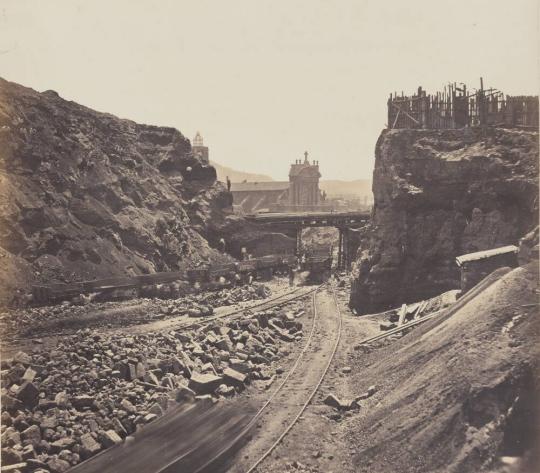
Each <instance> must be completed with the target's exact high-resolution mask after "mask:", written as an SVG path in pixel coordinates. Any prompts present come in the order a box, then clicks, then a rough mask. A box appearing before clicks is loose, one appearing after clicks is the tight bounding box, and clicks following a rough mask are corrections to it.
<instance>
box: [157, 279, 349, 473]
mask: <svg viewBox="0 0 540 473" xmlns="http://www.w3.org/2000/svg"><path fill="white" fill-rule="evenodd" d="M323 287H328V288H329V290H330V292H331V293H332V300H333V302H334V305H335V311H334V312H335V320H334V321H333V323H334V326H333V327H332V324H329V326H328V327H326V329H322V330H321V326H320V325H318V324H320V322H321V318H320V315H319V310H318V309H317V301H316V297H317V293H318V292H319V291H320V290H321V289H323ZM312 305H313V319H312V326H311V330H310V333H309V336H308V338H307V340H306V342H305V344H304V347H303V348H302V350H301V351H300V353H299V355H298V357H297V358H296V360H295V362H294V364H293V365H292V367H291V368H290V369H289V371H288V372H287V374H286V376H285V377H284V378H283V380H282V381H281V383H280V384H279V385H278V387H277V388H276V389H275V390H274V391H273V393H272V394H271V395H270V397H269V398H268V399H267V400H266V401H265V402H264V404H263V405H262V406H261V407H260V408H259V410H258V411H257V412H256V413H255V414H254V415H253V417H252V418H251V420H250V421H249V423H248V424H247V425H246V426H245V427H244V429H243V430H242V432H240V433H239V434H238V435H237V436H236V437H235V438H233V439H230V440H229V442H228V443H227V445H225V447H224V448H223V449H222V451H221V452H219V453H218V454H217V455H216V456H214V457H213V458H212V459H210V460H209V461H208V462H207V463H206V464H204V465H202V466H201V467H200V468H198V469H197V470H194V471H195V473H210V472H211V471H213V465H216V464H223V463H224V462H225V459H226V457H227V456H230V454H229V452H231V451H233V452H234V451H235V450H237V445H238V444H239V443H241V442H242V441H243V439H244V437H245V436H246V435H247V434H248V432H249V431H250V430H251V429H252V428H253V427H254V426H255V425H256V424H257V423H258V422H259V421H261V419H262V418H263V415H264V414H266V413H267V411H268V408H269V407H270V406H271V405H273V404H276V403H278V402H279V401H277V402H276V398H277V397H278V395H281V396H287V395H288V394H290V392H291V390H292V391H294V392H295V393H296V394H300V396H298V395H297V396H293V397H295V398H296V399H295V400H296V401H300V399H299V398H301V397H303V399H302V400H301V402H293V403H292V404H291V403H289V404H288V405H287V406H284V405H283V403H279V406H280V407H281V409H282V410H283V408H284V407H285V410H289V411H291V412H287V415H286V417H287V418H288V419H287V422H286V427H285V428H284V429H283V428H281V429H280V432H275V431H274V432H272V434H273V435H271V436H273V437H277V438H275V439H273V441H272V442H271V444H270V445H269V446H267V447H265V448H263V449H262V451H259V452H258V454H257V458H256V460H254V461H253V462H252V463H251V465H250V466H248V467H247V469H246V467H245V465H240V466H236V467H234V466H233V468H232V471H235V472H236V471H238V472H245V473H253V472H255V471H256V470H257V469H258V467H259V466H260V465H261V464H262V463H263V462H264V461H265V460H266V458H268V456H270V454H271V453H272V452H273V451H274V450H275V449H276V448H277V447H278V446H279V444H280V443H281V442H282V441H283V439H284V438H285V437H286V436H287V434H288V433H289V432H290V431H291V430H292V428H293V427H294V426H295V425H296V424H297V423H298V421H299V420H300V418H301V416H302V414H303V413H304V412H305V410H306V409H307V407H308V405H309V404H310V403H311V401H312V399H313V397H314V396H315V394H316V392H317V391H318V389H319V388H320V386H321V384H322V382H323V379H324V377H325V375H326V373H327V372H328V369H329V368H330V365H331V364H332V361H333V359H334V356H335V354H336V351H337V349H338V346H339V342H340V339H341V327H342V317H341V311H340V309H339V304H338V301H337V297H336V294H335V291H334V288H333V287H332V286H331V285H330V284H328V285H324V284H323V285H321V286H319V287H317V288H316V289H315V290H314V291H313V295H312ZM328 332H334V335H335V337H334V340H333V343H330V344H327V345H326V348H330V354H329V356H328V357H327V359H326V363H323V364H322V366H318V367H315V366H310V365H313V363H314V362H316V361H320V360H321V359H323V358H325V357H326V354H327V350H322V351H320V352H319V354H318V355H319V356H316V357H313V356H308V355H310V354H311V355H313V354H314V352H316V351H318V350H319V349H320V347H321V342H322V339H323V338H327V335H329V333H328ZM310 352H311V353H310ZM314 370H315V371H317V373H316V376H315V377H314V378H312V379H309V380H308V382H307V383H304V385H302V384H300V385H299V384H298V383H299V381H300V379H299V378H304V379H306V373H307V372H308V371H314ZM306 384H307V385H306ZM297 386H299V387H297ZM297 404H299V408H298V409H294V408H295V407H296V405H297ZM291 408H292V409H291ZM282 422H283V419H281V418H279V416H278V419H277V421H276V419H274V420H273V423H274V424H276V423H277V424H282ZM267 440H268V439H265V441H264V442H263V443H267V442H266V441H267ZM255 450H260V448H259V447H255ZM243 453H244V452H243ZM168 471H170V465H168V467H167V468H164V469H163V470H159V473H166V472H168Z"/></svg>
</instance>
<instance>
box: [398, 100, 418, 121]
mask: <svg viewBox="0 0 540 473" xmlns="http://www.w3.org/2000/svg"><path fill="white" fill-rule="evenodd" d="M392 105H393V106H394V107H396V108H397V109H398V110H399V111H400V112H403V113H404V114H405V115H407V116H408V117H409V118H410V119H411V120H412V121H413V122H415V123H416V124H417V125H420V122H419V121H418V120H417V119H416V118H414V117H413V116H411V115H409V114H408V113H407V112H406V111H405V110H401V108H399V107H398V106H397V105H396V104H395V103H392ZM398 115H399V112H398Z"/></svg>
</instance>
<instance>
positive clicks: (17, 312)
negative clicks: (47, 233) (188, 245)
mask: <svg viewBox="0 0 540 473" xmlns="http://www.w3.org/2000/svg"><path fill="white" fill-rule="evenodd" d="M270 295H271V290H270V288H269V287H268V286H266V285H264V284H253V285H252V286H239V287H236V288H230V289H229V288H224V289H221V290H219V291H215V292H201V293H196V294H189V295H186V296H183V297H180V298H178V299H173V300H171V299H169V300H162V299H139V303H141V304H140V306H139V307H137V308H135V309H133V310H131V309H130V310H129V311H128V310H126V311H118V310H117V309H122V308H124V307H125V305H124V304H125V303H124V302H88V303H86V304H84V305H77V304H74V303H71V302H67V301H66V302H63V303H61V304H59V305H56V306H47V307H28V308H21V309H13V310H9V311H6V312H4V313H1V314H0V328H1V330H2V333H3V334H4V335H5V336H8V337H14V336H25V337H28V336H33V335H35V334H40V333H42V332H44V333H46V332H48V331H53V332H58V331H59V330H62V329H77V328H85V327H88V326H92V327H99V326H112V325H115V326H123V325H125V324H131V325H133V324H141V323H146V322H150V321H152V320H155V319H162V318H166V317H169V316H178V315H185V314H187V315H189V316H192V317H196V316H207V315H211V314H212V313H213V310H214V308H216V307H222V306H228V305H233V304H237V303H239V302H248V301H253V300H261V299H265V298H268V297H269V296H270ZM126 303H127V304H131V305H133V304H132V302H126ZM106 310H111V311H114V312H115V315H114V317H108V316H105V315H106V313H105V311H106ZM99 313H102V314H103V315H104V317H100V316H99ZM89 314H92V315H91V316H90V317H88V319H86V318H85V316H88V315H89Z"/></svg>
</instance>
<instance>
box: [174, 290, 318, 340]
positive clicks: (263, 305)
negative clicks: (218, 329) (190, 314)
mask: <svg viewBox="0 0 540 473" xmlns="http://www.w3.org/2000/svg"><path fill="white" fill-rule="evenodd" d="M321 286H322V285H321ZM321 286H317V287H315V288H313V289H310V290H309V291H304V290H302V289H304V286H299V287H297V288H296V289H294V290H293V291H290V292H287V293H286V294H282V295H281V296H277V297H274V298H273V299H269V300H264V301H262V302H258V303H257V304H254V305H251V306H249V307H244V308H242V309H238V310H235V311H233V312H228V313H226V314H220V315H213V316H211V317H204V318H197V319H196V320H194V321H190V322H186V323H180V324H176V325H174V327H172V328H174V329H175V330H178V329H183V328H189V327H194V326H197V325H205V324H208V323H210V322H213V321H214V320H220V319H229V318H230V319H232V320H234V319H236V318H241V317H242V316H243V315H244V312H246V311H248V310H249V311H251V310H259V311H260V310H268V309H273V308H277V307H279V306H281V305H285V304H288V303H290V302H293V301H295V300H297V299H302V298H303V297H307V296H309V295H310V294H313V293H314V292H316V291H317V290H318V289H319V288H320V287H321ZM298 293H299V294H298Z"/></svg>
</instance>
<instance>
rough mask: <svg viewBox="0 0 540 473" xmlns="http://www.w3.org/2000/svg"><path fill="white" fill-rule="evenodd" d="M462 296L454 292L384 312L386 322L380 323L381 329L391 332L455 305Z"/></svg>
mask: <svg viewBox="0 0 540 473" xmlns="http://www.w3.org/2000/svg"><path fill="white" fill-rule="evenodd" d="M460 294H461V291H459V290H452V291H448V292H445V293H443V294H441V295H439V296H436V297H433V298H431V299H427V300H424V301H420V302H415V303H414V304H403V305H402V306H401V307H400V308H397V309H392V310H389V311H387V312H384V313H383V314H382V315H383V317H384V318H385V319H386V320H384V321H382V322H381V323H380V329H381V330H383V331H386V330H391V329H393V328H396V327H398V326H399V325H402V324H403V323H406V322H410V321H412V320H417V319H419V318H422V317H425V316H426V315H429V314H432V313H433V312H436V311H438V310H441V309H443V308H445V307H448V306H450V305H452V304H455V302H456V301H457V299H458V297H459V295H460Z"/></svg>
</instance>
